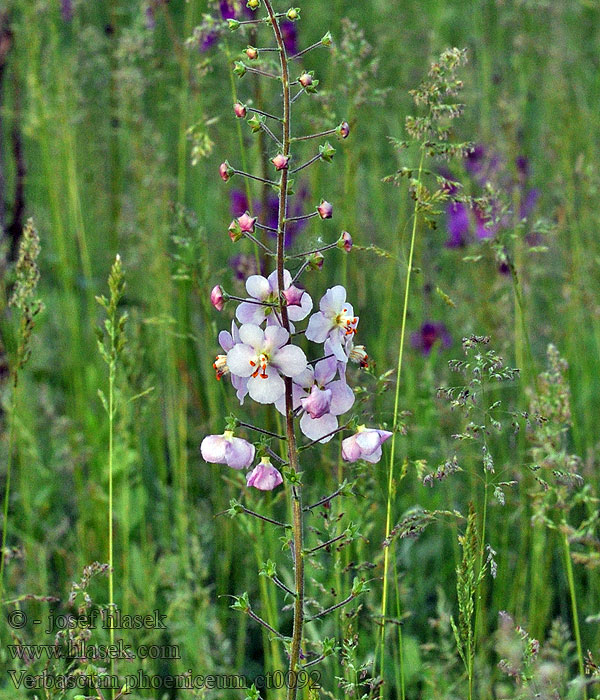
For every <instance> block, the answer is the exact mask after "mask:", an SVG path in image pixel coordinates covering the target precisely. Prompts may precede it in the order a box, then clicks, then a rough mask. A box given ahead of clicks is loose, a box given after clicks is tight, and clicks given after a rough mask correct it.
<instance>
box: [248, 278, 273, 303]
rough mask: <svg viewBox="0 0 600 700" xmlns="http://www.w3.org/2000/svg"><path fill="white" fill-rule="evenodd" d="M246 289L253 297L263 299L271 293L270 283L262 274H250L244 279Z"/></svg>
mask: <svg viewBox="0 0 600 700" xmlns="http://www.w3.org/2000/svg"><path fill="white" fill-rule="evenodd" d="M246 291H247V292H248V294H249V295H250V296H251V297H254V299H259V300H260V301H264V300H265V299H266V298H267V297H268V296H269V294H270V293H271V285H270V284H269V280H268V279H267V278H266V277H263V276H262V275H250V277H248V279H247V280H246Z"/></svg>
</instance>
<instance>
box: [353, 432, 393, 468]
mask: <svg viewBox="0 0 600 700" xmlns="http://www.w3.org/2000/svg"><path fill="white" fill-rule="evenodd" d="M391 436H392V433H390V432H389V431H388V430H376V429H374V428H366V427H365V426H364V425H359V426H358V430H357V432H356V433H355V434H354V435H351V436H350V437H349V438H346V439H345V440H342V458H343V459H345V460H346V462H357V461H358V460H359V459H364V460H365V461H366V462H371V463H372V464H375V463H377V462H379V460H380V459H381V446H382V445H383V443H384V442H385V441H386V440H388V439H389V438H390V437H391Z"/></svg>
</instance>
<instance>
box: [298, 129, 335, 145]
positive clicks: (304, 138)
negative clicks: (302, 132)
mask: <svg viewBox="0 0 600 700" xmlns="http://www.w3.org/2000/svg"><path fill="white" fill-rule="evenodd" d="M336 131H337V128H336V129H327V131H319V133H318V134H309V135H308V136H294V137H293V138H292V143H296V142H297V141H308V140H310V139H319V138H321V136H329V135H330V134H335V132H336Z"/></svg>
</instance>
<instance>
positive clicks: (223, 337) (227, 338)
mask: <svg viewBox="0 0 600 700" xmlns="http://www.w3.org/2000/svg"><path fill="white" fill-rule="evenodd" d="M219 345H220V346H221V347H222V348H223V350H225V352H229V351H230V350H231V348H232V347H233V345H234V342H233V338H232V336H231V333H230V332H229V331H221V332H220V333H219Z"/></svg>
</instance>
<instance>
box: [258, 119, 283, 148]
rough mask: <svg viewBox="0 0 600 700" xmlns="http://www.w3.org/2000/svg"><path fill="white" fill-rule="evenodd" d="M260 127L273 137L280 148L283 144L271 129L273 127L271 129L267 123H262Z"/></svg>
mask: <svg viewBox="0 0 600 700" xmlns="http://www.w3.org/2000/svg"><path fill="white" fill-rule="evenodd" d="M260 128H261V129H262V130H263V131H264V132H265V134H267V135H268V136H270V137H271V138H272V139H273V141H275V143H276V144H277V145H278V146H279V148H281V147H282V146H283V144H282V143H281V141H280V140H279V139H278V138H277V136H275V134H274V133H273V132H272V131H271V129H269V127H268V126H267V125H266V124H261V125H260Z"/></svg>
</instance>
